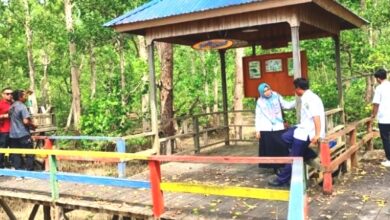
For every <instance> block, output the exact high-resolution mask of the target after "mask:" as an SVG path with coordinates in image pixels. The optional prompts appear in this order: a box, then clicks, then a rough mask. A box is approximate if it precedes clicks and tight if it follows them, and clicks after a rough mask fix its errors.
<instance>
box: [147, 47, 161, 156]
mask: <svg viewBox="0 0 390 220" xmlns="http://www.w3.org/2000/svg"><path fill="white" fill-rule="evenodd" d="M148 63H149V101H150V117H151V127H152V132H153V133H154V140H153V149H154V150H155V151H156V152H157V154H160V142H159V136H158V119H157V98H156V97H157V96H156V75H155V70H154V43H153V41H152V42H151V43H150V44H149V45H148Z"/></svg>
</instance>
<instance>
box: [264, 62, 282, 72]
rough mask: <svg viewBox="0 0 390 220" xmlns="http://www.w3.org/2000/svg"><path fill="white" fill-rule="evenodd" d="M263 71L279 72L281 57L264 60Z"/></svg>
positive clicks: (280, 69)
mask: <svg viewBox="0 0 390 220" xmlns="http://www.w3.org/2000/svg"><path fill="white" fill-rule="evenodd" d="M265 71H266V72H267V73H273V72H281V71H282V59H271V60H266V61H265Z"/></svg>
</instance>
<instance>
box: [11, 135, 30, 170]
mask: <svg viewBox="0 0 390 220" xmlns="http://www.w3.org/2000/svg"><path fill="white" fill-rule="evenodd" d="M10 140H11V141H10V147H11V148H27V149H32V148H33V146H34V145H33V142H32V139H31V136H29V135H28V136H24V137H21V138H11V139H10ZM10 160H11V163H12V166H13V167H14V168H15V169H16V170H21V169H24V168H25V169H26V170H34V160H35V158H34V155H26V156H25V161H24V165H25V166H24V167H23V158H22V155H20V154H11V155H10Z"/></svg>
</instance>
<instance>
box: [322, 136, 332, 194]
mask: <svg viewBox="0 0 390 220" xmlns="http://www.w3.org/2000/svg"><path fill="white" fill-rule="evenodd" d="M320 150H321V152H320V159H321V164H322V166H323V167H324V168H325V171H324V172H323V185H322V190H323V193H324V194H332V190H333V189H332V188H333V185H332V184H333V183H332V170H330V163H331V157H330V148H329V144H328V141H327V140H323V141H322V142H321V144H320Z"/></svg>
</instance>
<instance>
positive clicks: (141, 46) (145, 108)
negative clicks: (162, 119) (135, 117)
mask: <svg viewBox="0 0 390 220" xmlns="http://www.w3.org/2000/svg"><path fill="white" fill-rule="evenodd" d="M138 50H139V53H138V54H139V57H140V58H141V60H142V61H144V62H145V64H146V63H147V61H148V52H147V50H146V42H145V38H144V37H142V36H138ZM142 81H143V84H144V85H143V86H142V87H143V93H142V98H141V111H142V115H143V117H142V129H143V131H149V130H150V123H149V122H148V120H147V117H145V116H146V115H149V114H148V112H149V93H148V91H149V90H148V86H149V77H148V72H145V73H143V76H142Z"/></svg>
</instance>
